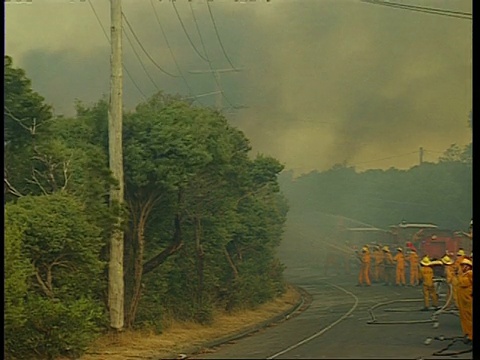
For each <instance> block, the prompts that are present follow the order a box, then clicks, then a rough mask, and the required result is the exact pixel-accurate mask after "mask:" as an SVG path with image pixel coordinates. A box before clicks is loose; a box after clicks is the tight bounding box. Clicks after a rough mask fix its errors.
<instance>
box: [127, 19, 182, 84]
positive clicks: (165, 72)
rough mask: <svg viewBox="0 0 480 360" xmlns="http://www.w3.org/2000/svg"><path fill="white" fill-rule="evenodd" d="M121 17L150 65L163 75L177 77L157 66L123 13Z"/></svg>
mask: <svg viewBox="0 0 480 360" xmlns="http://www.w3.org/2000/svg"><path fill="white" fill-rule="evenodd" d="M122 17H123V19H124V20H125V23H126V24H127V26H128V28H129V29H130V31H131V33H132V35H133V37H134V38H135V40H136V41H137V43H138V45H139V46H140V48H141V49H142V51H143V52H144V53H145V55H146V56H147V57H148V59H149V60H150V61H151V62H152V64H153V65H155V66H156V67H157V69H159V70H160V71H161V72H163V73H164V74H166V75H168V76H171V77H174V78H175V77H179V76H178V75H174V74H171V73H169V72H168V71H166V70H165V69H163V68H162V67H161V66H160V65H158V64H157V62H156V61H155V60H154V59H153V58H152V57H151V56H150V54H149V53H148V52H147V50H145V47H144V46H143V44H142V42H141V41H140V40H139V39H138V37H137V35H136V34H135V31H134V30H133V28H132V26H131V25H130V23H129V21H128V19H127V17H126V15H125V13H124V12H122Z"/></svg>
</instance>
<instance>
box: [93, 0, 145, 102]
mask: <svg viewBox="0 0 480 360" xmlns="http://www.w3.org/2000/svg"><path fill="white" fill-rule="evenodd" d="M88 3H89V5H90V8H91V9H92V11H93V14H94V15H95V18H96V19H97V22H98V24H99V25H100V27H101V28H102V31H103V35H105V38H106V39H107V41H108V43H109V44H110V37H109V36H108V34H107V31H106V30H105V27H104V26H103V24H102V21H101V20H100V17H99V16H98V14H97V11H96V10H95V8H94V7H93V4H92V2H91V1H90V0H88ZM122 66H123V70H125V73H126V74H127V77H128V78H129V79H130V81H131V82H132V84H133V86H135V88H136V89H137V90H138V92H139V93H140V94H141V95H142V96H143V98H144V99H145V100H146V99H147V95H145V93H144V92H143V91H142V90H141V89H140V87H139V86H138V84H137V83H136V82H135V80H133V77H132V75H131V74H130V72H129V71H128V69H127V67H126V66H125V64H123V63H122Z"/></svg>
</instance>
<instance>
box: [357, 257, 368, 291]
mask: <svg viewBox="0 0 480 360" xmlns="http://www.w3.org/2000/svg"><path fill="white" fill-rule="evenodd" d="M360 261H361V262H362V264H361V265H360V273H359V274H358V283H359V284H363V283H365V284H367V285H370V284H371V283H370V276H369V271H370V254H369V253H365V254H363V255H362V257H361V259H360Z"/></svg>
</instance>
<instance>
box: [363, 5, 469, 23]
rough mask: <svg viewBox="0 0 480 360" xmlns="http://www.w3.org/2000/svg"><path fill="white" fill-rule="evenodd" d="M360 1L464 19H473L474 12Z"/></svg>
mask: <svg viewBox="0 0 480 360" xmlns="http://www.w3.org/2000/svg"><path fill="white" fill-rule="evenodd" d="M360 1H361V2H365V3H370V4H374V5H383V6H388V7H393V8H397V9H404V10H410V11H417V12H423V13H427V14H433V15H441V16H448V17H453V18H458V19H464V20H472V14H471V13H468V12H463V11H454V10H447V9H440V8H432V7H427V6H415V5H407V4H400V3H395V2H386V1H380V0H360Z"/></svg>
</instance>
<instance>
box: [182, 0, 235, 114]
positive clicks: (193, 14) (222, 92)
mask: <svg viewBox="0 0 480 360" xmlns="http://www.w3.org/2000/svg"><path fill="white" fill-rule="evenodd" d="M207 3H208V2H207ZM189 5H190V10H191V12H192V17H193V20H194V22H195V26H196V29H197V32H198V36H199V38H200V43H201V45H202V48H203V52H204V53H205V57H206V59H207V63H208V67H209V68H210V71H211V72H212V75H213V79H214V80H215V83H216V85H217V88H218V89H219V90H220V93H221V94H222V96H223V98H224V99H225V100H226V101H227V103H228V104H229V105H230V107H232V108H234V107H235V106H234V105H233V104H232V103H231V102H230V100H229V99H228V98H227V96H226V95H225V93H224V91H223V89H222V86H221V85H220V82H219V80H218V78H217V76H216V74H215V70H214V69H213V67H212V62H211V61H210V59H209V58H208V52H207V49H206V47H205V43H204V42H203V37H202V34H201V33H200V28H199V27H198V23H197V19H196V17H195V13H194V11H193V7H192V4H191V3H190V2H189ZM218 110H220V109H218Z"/></svg>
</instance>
